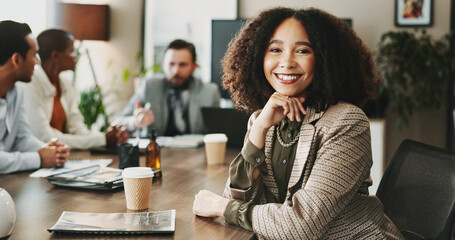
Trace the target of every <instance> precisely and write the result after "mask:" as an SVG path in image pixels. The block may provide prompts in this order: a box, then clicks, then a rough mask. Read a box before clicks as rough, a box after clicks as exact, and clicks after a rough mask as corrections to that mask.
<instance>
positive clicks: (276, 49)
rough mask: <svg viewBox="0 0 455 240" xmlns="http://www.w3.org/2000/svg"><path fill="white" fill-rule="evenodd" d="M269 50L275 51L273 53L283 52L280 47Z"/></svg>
mask: <svg viewBox="0 0 455 240" xmlns="http://www.w3.org/2000/svg"><path fill="white" fill-rule="evenodd" d="M269 51H270V52H273V53H277V52H281V50H280V49H278V48H272V49H270V50H269Z"/></svg>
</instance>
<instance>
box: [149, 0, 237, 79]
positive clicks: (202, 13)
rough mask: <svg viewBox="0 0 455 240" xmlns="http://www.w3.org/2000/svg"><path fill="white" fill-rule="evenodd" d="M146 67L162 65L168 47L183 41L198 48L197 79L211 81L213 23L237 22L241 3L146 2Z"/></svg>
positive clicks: (225, 0)
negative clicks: (179, 40) (176, 41)
mask: <svg viewBox="0 0 455 240" xmlns="http://www.w3.org/2000/svg"><path fill="white" fill-rule="evenodd" d="M144 3H145V4H144V6H145V16H144V17H145V26H144V63H145V66H146V67H149V66H152V65H153V64H159V65H161V62H162V60H163V55H164V50H165V48H166V46H167V45H168V44H169V43H170V42H171V41H172V40H174V39H177V38H180V39H184V40H186V41H189V42H192V43H193V44H194V45H195V47H196V54H197V62H198V64H199V68H198V69H197V70H196V72H195V76H196V77H199V78H201V79H202V80H203V81H204V82H209V81H210V65H211V63H210V60H211V57H210V56H211V21H212V19H235V18H237V0H217V1H213V0H192V1H188V0H167V1H155V0H144Z"/></svg>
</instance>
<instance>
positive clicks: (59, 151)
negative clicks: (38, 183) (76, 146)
mask: <svg viewBox="0 0 455 240" xmlns="http://www.w3.org/2000/svg"><path fill="white" fill-rule="evenodd" d="M38 154H39V155H40V159H41V166H40V167H41V168H51V167H62V166H63V165H65V162H66V161H67V160H68V157H69V155H70V148H69V147H68V145H66V144H64V143H61V142H59V141H58V140H57V139H52V140H51V141H49V142H48V143H47V144H46V146H44V147H43V148H41V149H40V150H38Z"/></svg>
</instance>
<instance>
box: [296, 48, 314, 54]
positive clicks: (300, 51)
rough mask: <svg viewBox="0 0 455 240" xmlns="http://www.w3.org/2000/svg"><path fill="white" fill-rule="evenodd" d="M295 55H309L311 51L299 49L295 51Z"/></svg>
mask: <svg viewBox="0 0 455 240" xmlns="http://www.w3.org/2000/svg"><path fill="white" fill-rule="evenodd" d="M297 53H301V54H306V53H311V51H310V50H308V49H300V50H298V51H297Z"/></svg>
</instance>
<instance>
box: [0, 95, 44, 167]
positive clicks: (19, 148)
mask: <svg viewBox="0 0 455 240" xmlns="http://www.w3.org/2000/svg"><path fill="white" fill-rule="evenodd" d="M21 103H22V102H21V101H18V102H17V104H21ZM19 111H20V113H19V117H18V119H17V122H16V124H17V125H14V126H13V128H16V129H17V134H16V136H15V137H14V138H15V139H14V145H13V147H12V149H10V151H8V152H6V151H0V173H1V174H5V173H11V172H17V171H25V170H31V169H37V168H39V167H40V164H41V162H40V156H39V154H38V152H37V151H38V150H39V149H40V148H42V147H44V145H45V144H44V143H43V142H41V141H40V140H38V139H37V138H36V137H35V136H33V134H32V132H31V131H30V128H29V126H28V124H27V122H26V120H25V115H24V109H23V107H22V109H21V110H19Z"/></svg>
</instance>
